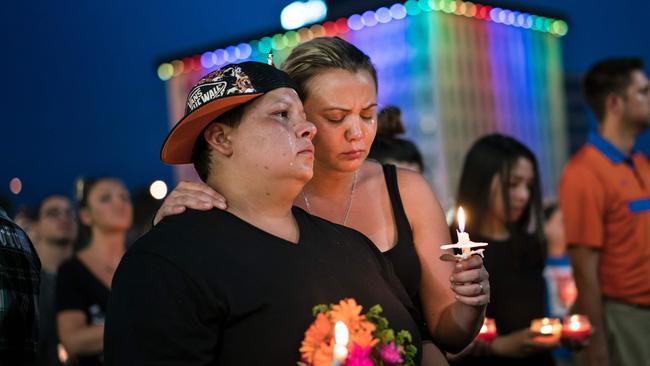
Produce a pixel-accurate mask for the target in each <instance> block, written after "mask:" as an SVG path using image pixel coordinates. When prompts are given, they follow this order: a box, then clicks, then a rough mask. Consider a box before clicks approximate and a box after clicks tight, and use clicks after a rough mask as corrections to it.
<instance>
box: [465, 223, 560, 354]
mask: <svg viewBox="0 0 650 366" xmlns="http://www.w3.org/2000/svg"><path fill="white" fill-rule="evenodd" d="M452 237H455V233H454V234H452ZM471 239H472V241H474V242H486V243H488V244H489V246H488V247H487V248H486V250H485V252H484V254H485V258H484V259H483V262H484V265H485V268H486V269H487V271H488V272H489V273H490V303H489V304H488V307H487V317H488V318H494V320H495V322H496V326H497V333H498V334H499V335H506V334H510V333H512V332H515V331H518V330H521V329H526V328H528V327H529V326H530V321H531V320H532V319H537V318H542V317H544V296H545V295H544V294H545V291H546V290H545V284H544V277H543V276H542V272H543V271H544V252H543V250H542V249H541V246H540V242H539V240H537V239H535V237H534V236H532V235H528V234H520V235H519V236H517V237H513V238H511V239H508V240H501V241H499V240H494V239H490V238H485V237H481V236H480V235H476V236H475V235H474V234H472V235H471ZM454 364H459V365H479V364H481V365H526V366H535V365H540V366H541V365H554V364H555V363H554V361H553V357H552V355H551V353H550V352H543V353H538V354H535V355H531V356H529V357H526V358H506V357H485V358H484V357H470V358H467V359H465V360H463V361H461V362H457V363H454Z"/></svg>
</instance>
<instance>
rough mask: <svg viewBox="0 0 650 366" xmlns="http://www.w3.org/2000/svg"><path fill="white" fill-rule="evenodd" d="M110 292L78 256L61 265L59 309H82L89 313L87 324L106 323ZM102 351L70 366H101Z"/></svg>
mask: <svg viewBox="0 0 650 366" xmlns="http://www.w3.org/2000/svg"><path fill="white" fill-rule="evenodd" d="M109 293H110V291H109V289H108V288H107V287H106V286H104V284H103V283H102V282H100V281H99V279H97V277H95V276H94V275H93V274H92V273H91V272H90V270H89V269H88V267H86V265H84V264H83V263H82V262H81V261H80V260H79V258H78V257H76V256H75V257H73V258H71V259H69V260H68V261H66V262H65V263H63V264H62V265H61V267H60V268H59V271H58V275H57V279H56V312H57V313H60V312H62V311H65V310H79V311H82V312H83V313H84V314H85V315H86V323H87V324H88V325H101V324H104V317H105V314H106V306H107V305H108V295H109ZM102 360H103V356H102V354H101V353H99V354H95V355H88V356H83V357H79V358H78V359H77V360H71V361H70V364H71V365H82V366H96V365H102V364H103V362H102Z"/></svg>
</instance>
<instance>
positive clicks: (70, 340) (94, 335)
mask: <svg viewBox="0 0 650 366" xmlns="http://www.w3.org/2000/svg"><path fill="white" fill-rule="evenodd" d="M61 343H63V346H64V347H65V349H66V351H67V352H68V354H69V355H70V356H72V357H74V356H83V355H91V354H97V353H100V352H102V350H103V348H104V326H103V325H90V326H87V327H84V328H80V329H77V330H74V331H71V332H70V334H69V335H67V336H63V337H61Z"/></svg>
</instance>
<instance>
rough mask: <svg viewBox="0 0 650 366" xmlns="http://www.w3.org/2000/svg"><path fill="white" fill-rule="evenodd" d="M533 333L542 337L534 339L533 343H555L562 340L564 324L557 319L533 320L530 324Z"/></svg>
mask: <svg viewBox="0 0 650 366" xmlns="http://www.w3.org/2000/svg"><path fill="white" fill-rule="evenodd" d="M530 330H531V332H535V333H539V334H540V335H538V336H536V337H533V341H535V342H540V343H555V342H558V341H559V340H560V336H561V334H562V324H561V323H560V319H557V318H542V319H533V321H532V322H531V323H530Z"/></svg>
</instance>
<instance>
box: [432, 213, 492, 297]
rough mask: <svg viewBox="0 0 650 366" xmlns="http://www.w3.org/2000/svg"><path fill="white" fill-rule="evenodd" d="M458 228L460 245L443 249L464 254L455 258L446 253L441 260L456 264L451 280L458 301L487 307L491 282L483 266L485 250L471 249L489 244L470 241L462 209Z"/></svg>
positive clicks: (452, 245)
mask: <svg viewBox="0 0 650 366" xmlns="http://www.w3.org/2000/svg"><path fill="white" fill-rule="evenodd" d="M458 227H459V229H460V231H459V232H458V243H456V244H448V245H443V246H441V249H443V250H444V249H451V248H460V249H462V250H463V254H458V255H455V256H454V255H451V254H449V253H445V254H443V255H442V256H441V257H440V259H441V260H443V261H449V262H455V263H456V264H455V266H454V270H453V272H452V274H451V277H450V278H449V281H450V282H451V289H452V291H453V292H454V295H455V296H456V299H457V300H458V301H460V302H461V303H463V304H465V305H470V306H482V305H486V304H487V303H488V302H490V282H489V281H488V277H489V275H488V273H487V271H486V270H485V267H484V266H483V256H482V253H483V249H480V250H476V251H473V250H471V248H473V247H477V246H486V245H487V243H474V242H472V241H471V240H470V239H469V234H468V233H466V232H465V213H464V212H463V209H462V207H461V208H459V209H458ZM474 254H479V255H474Z"/></svg>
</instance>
